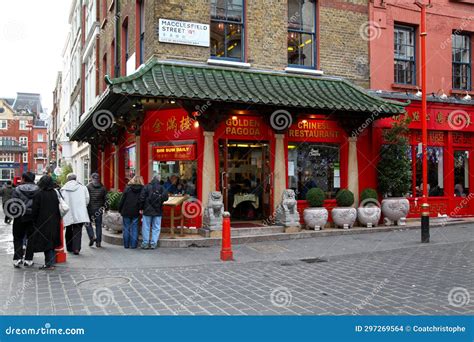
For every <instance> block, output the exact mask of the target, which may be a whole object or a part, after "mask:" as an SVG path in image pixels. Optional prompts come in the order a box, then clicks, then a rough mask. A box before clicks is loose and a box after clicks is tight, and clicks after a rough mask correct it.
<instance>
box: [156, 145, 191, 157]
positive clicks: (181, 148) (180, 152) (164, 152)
mask: <svg viewBox="0 0 474 342" xmlns="http://www.w3.org/2000/svg"><path fill="white" fill-rule="evenodd" d="M195 159H196V145H176V146H154V147H153V160H159V161H174V160H195Z"/></svg>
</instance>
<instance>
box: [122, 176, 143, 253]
mask: <svg viewBox="0 0 474 342" xmlns="http://www.w3.org/2000/svg"><path fill="white" fill-rule="evenodd" d="M142 189H143V178H142V177H141V176H135V177H133V178H132V179H131V180H130V182H128V185H127V187H126V188H125V190H124V192H123V195H122V198H121V200H120V204H119V212H120V214H121V215H122V217H123V246H124V247H125V248H137V247H138V220H139V218H140V194H141V191H142Z"/></svg>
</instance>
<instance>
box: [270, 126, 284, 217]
mask: <svg viewBox="0 0 474 342" xmlns="http://www.w3.org/2000/svg"><path fill="white" fill-rule="evenodd" d="M272 182H273V211H274V212H275V210H276V208H277V207H278V205H279V204H280V201H281V197H282V196H283V191H285V189H286V165H285V135H284V134H275V165H274V168H273V180H272Z"/></svg>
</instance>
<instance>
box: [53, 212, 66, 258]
mask: <svg viewBox="0 0 474 342" xmlns="http://www.w3.org/2000/svg"><path fill="white" fill-rule="evenodd" d="M59 233H60V234H61V235H60V236H61V245H60V246H59V247H56V248H55V251H56V263H57V264H60V263H63V262H66V258H67V256H66V253H65V252H64V225H63V220H61V225H60V228H59Z"/></svg>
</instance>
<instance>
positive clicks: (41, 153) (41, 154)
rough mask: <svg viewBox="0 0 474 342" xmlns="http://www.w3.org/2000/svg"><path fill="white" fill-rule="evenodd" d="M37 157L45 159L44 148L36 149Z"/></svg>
mask: <svg viewBox="0 0 474 342" xmlns="http://www.w3.org/2000/svg"><path fill="white" fill-rule="evenodd" d="M36 156H37V157H40V156H41V157H43V148H42V147H38V148H37V149H36Z"/></svg>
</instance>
